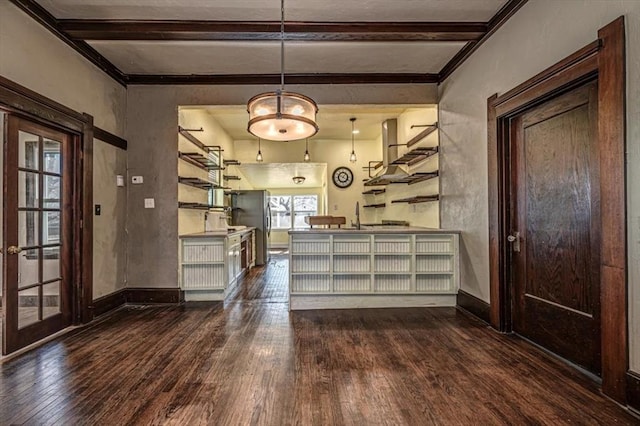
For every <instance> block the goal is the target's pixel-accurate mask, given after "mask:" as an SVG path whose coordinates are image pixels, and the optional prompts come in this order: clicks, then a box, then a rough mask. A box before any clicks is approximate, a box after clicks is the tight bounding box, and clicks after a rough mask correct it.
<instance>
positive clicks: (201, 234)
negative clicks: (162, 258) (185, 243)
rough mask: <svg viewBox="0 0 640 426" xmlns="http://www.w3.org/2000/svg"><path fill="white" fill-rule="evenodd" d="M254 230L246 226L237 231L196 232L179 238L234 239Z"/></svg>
mask: <svg viewBox="0 0 640 426" xmlns="http://www.w3.org/2000/svg"><path fill="white" fill-rule="evenodd" d="M254 229H256V228H255V227H253V226H247V227H246V228H244V229H238V230H237V231H208V232H196V233H194V234H183V235H180V238H211V237H235V236H236V235H242V234H246V233H247V232H251V231H253V230H254Z"/></svg>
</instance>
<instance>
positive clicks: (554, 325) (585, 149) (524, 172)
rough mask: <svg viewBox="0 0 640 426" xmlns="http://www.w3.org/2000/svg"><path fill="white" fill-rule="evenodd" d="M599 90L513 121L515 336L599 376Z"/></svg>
mask: <svg viewBox="0 0 640 426" xmlns="http://www.w3.org/2000/svg"><path fill="white" fill-rule="evenodd" d="M597 89H598V88H597V82H591V83H588V84H586V85H584V86H581V87H579V88H577V89H574V90H572V91H571V92H568V93H565V94H564V95H561V96H559V97H557V98H555V99H553V100H551V101H548V102H546V103H544V104H542V105H540V106H538V107H535V108H533V109H530V110H528V111H526V112H525V113H523V114H521V115H519V116H517V117H515V118H514V119H513V120H512V122H511V131H512V138H511V140H512V146H511V149H512V173H513V175H512V176H513V182H514V185H513V190H514V193H512V197H511V199H512V206H511V207H512V216H511V218H512V219H511V220H512V225H513V234H512V235H515V233H516V232H518V233H519V240H517V241H514V242H512V243H511V249H512V260H513V269H512V271H513V274H514V276H513V289H514V291H513V293H512V295H513V305H512V306H513V329H514V331H515V332H516V333H519V334H521V335H522V336H524V337H526V338H528V339H530V340H532V341H533V342H535V343H538V344H540V345H541V346H543V347H545V348H547V349H549V350H551V351H552V352H555V353H557V354H559V355H560V356H562V357H564V358H566V359H568V360H570V361H572V362H574V363H576V364H578V365H580V366H582V367H584V368H586V369H588V370H589V371H591V372H594V373H596V374H599V373H600V369H601V367H600V364H601V363H600V179H599V156H598V146H597V145H598V143H597V127H596V126H597V116H596V115H597V93H598V90H597ZM511 239H513V238H511ZM518 244H519V247H517V245H518ZM518 248H519V251H517V250H518Z"/></svg>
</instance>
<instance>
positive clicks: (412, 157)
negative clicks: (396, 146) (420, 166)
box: [391, 146, 438, 166]
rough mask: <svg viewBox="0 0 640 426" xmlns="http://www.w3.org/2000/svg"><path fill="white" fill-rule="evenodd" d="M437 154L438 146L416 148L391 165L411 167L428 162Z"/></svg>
mask: <svg viewBox="0 0 640 426" xmlns="http://www.w3.org/2000/svg"><path fill="white" fill-rule="evenodd" d="M437 153H438V147H437V146H431V147H419V148H414V149H412V150H411V151H409V152H407V153H405V154H404V155H403V156H402V157H400V158H398V159H397V160H395V161H393V162H392V163H391V164H407V165H409V166H413V165H414V164H417V163H419V162H421V161H423V160H426V159H427V158H429V157H431V156H432V155H435V154H437Z"/></svg>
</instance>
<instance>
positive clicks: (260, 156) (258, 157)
mask: <svg viewBox="0 0 640 426" xmlns="http://www.w3.org/2000/svg"><path fill="white" fill-rule="evenodd" d="M263 160H264V159H263V158H262V151H261V150H260V138H258V155H256V162H258V163H262V161H263Z"/></svg>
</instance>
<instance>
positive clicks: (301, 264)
mask: <svg viewBox="0 0 640 426" xmlns="http://www.w3.org/2000/svg"><path fill="white" fill-rule="evenodd" d="M458 244H459V235H458V234H457V233H454V232H451V233H447V232H422V233H403V234H400V233H399V234H391V233H376V232H375V231H372V232H371V233H364V232H358V233H350V232H349V231H344V230H342V231H341V230H336V231H334V232H332V231H328V230H323V232H317V233H314V232H311V231H306V232H305V231H297V232H295V231H294V232H290V246H289V247H290V263H289V264H290V286H289V302H290V303H289V307H290V309H292V310H296V309H336V308H374V307H409V306H455V303H456V294H457V292H458V288H459V272H458V262H459V251H458Z"/></svg>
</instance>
